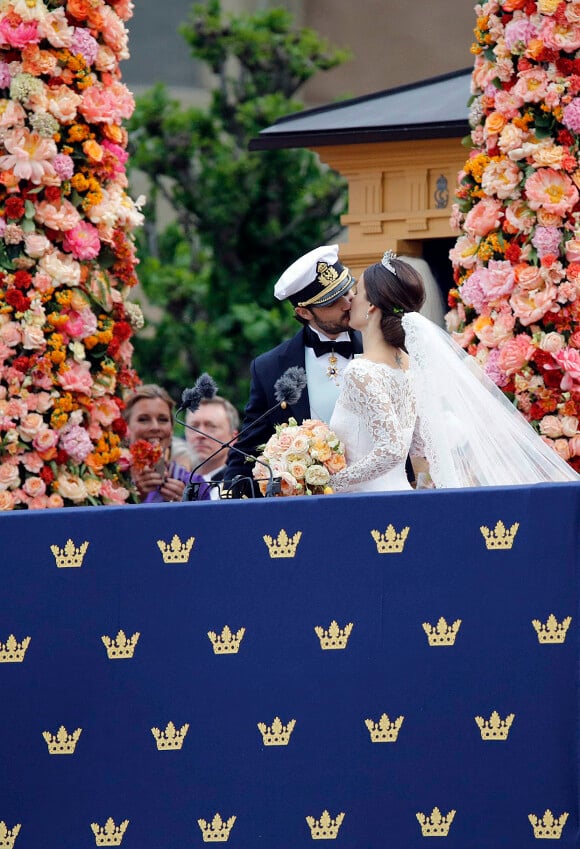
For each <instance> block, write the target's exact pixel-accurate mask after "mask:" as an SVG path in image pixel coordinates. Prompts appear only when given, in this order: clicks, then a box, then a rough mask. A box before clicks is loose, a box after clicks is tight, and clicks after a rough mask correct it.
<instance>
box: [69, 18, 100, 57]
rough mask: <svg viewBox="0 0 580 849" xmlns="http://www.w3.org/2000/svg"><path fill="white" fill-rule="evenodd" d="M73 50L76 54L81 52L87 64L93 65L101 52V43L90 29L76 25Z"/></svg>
mask: <svg viewBox="0 0 580 849" xmlns="http://www.w3.org/2000/svg"><path fill="white" fill-rule="evenodd" d="M71 50H72V52H73V53H74V54H77V53H80V54H81V56H82V57H83V59H84V60H85V62H86V63H87V65H93V64H94V63H95V60H96V58H97V55H98V52H99V43H98V41H97V40H96V39H95V38H93V36H92V35H91V34H90V33H89V32H88V30H86V29H83V28H82V27H75V29H74V34H73V38H72V44H71Z"/></svg>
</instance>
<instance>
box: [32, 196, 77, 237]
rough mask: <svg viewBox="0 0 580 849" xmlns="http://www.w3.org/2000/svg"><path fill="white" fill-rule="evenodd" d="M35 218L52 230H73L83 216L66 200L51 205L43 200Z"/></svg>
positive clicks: (62, 199) (37, 208)
mask: <svg viewBox="0 0 580 849" xmlns="http://www.w3.org/2000/svg"><path fill="white" fill-rule="evenodd" d="M35 218H36V220H37V221H38V223H39V224H43V225H44V226H45V227H48V228H49V229H50V230H63V231H67V230H72V228H73V227H76V226H77V225H78V224H79V223H80V221H81V216H80V214H79V213H78V211H77V210H76V208H75V207H74V206H73V205H72V203H71V202H70V201H69V200H67V199H66V198H61V199H60V200H59V201H54V202H53V203H50V202H49V201H46V200H41V201H40V203H39V204H38V206H37V207H36V212H35Z"/></svg>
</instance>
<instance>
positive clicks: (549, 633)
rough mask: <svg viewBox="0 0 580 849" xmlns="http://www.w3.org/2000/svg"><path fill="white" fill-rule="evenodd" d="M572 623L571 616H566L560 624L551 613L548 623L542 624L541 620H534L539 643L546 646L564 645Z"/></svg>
mask: <svg viewBox="0 0 580 849" xmlns="http://www.w3.org/2000/svg"><path fill="white" fill-rule="evenodd" d="M571 621H572V617H571V616H566V617H565V618H564V619H562V622H558V620H557V619H556V617H555V616H554V614H553V613H550V615H549V616H548V618H547V620H546V623H545V624H544V623H543V622H540V620H539V619H532V625H533V626H534V628H535V631H536V634H537V635H538V642H539V643H543V644H544V645H554V644H556V643H563V642H564V640H565V639H566V634H567V633H568V628H569V627H570V622H571Z"/></svg>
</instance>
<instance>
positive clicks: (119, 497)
mask: <svg viewBox="0 0 580 849" xmlns="http://www.w3.org/2000/svg"><path fill="white" fill-rule="evenodd" d="M100 494H101V497H102V498H103V499H104V501H105V503H108V504H124V503H125V502H126V501H127V499H128V498H129V490H128V489H125V487H124V486H118V485H115V484H114V483H113V482H112V481H110V480H107V479H105V480H103V481H102V483H101V491H100Z"/></svg>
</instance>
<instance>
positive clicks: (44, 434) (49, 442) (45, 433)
mask: <svg viewBox="0 0 580 849" xmlns="http://www.w3.org/2000/svg"><path fill="white" fill-rule="evenodd" d="M57 443H58V433H57V432H56V431H55V430H51V428H49V427H43V428H42V429H41V430H39V431H38V433H36V434H35V436H34V439H33V440H32V445H33V446H34V448H35V449H36V450H37V451H39V452H40V453H41V454H44V453H46V452H47V451H50V449H51V448H56V445H57Z"/></svg>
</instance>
